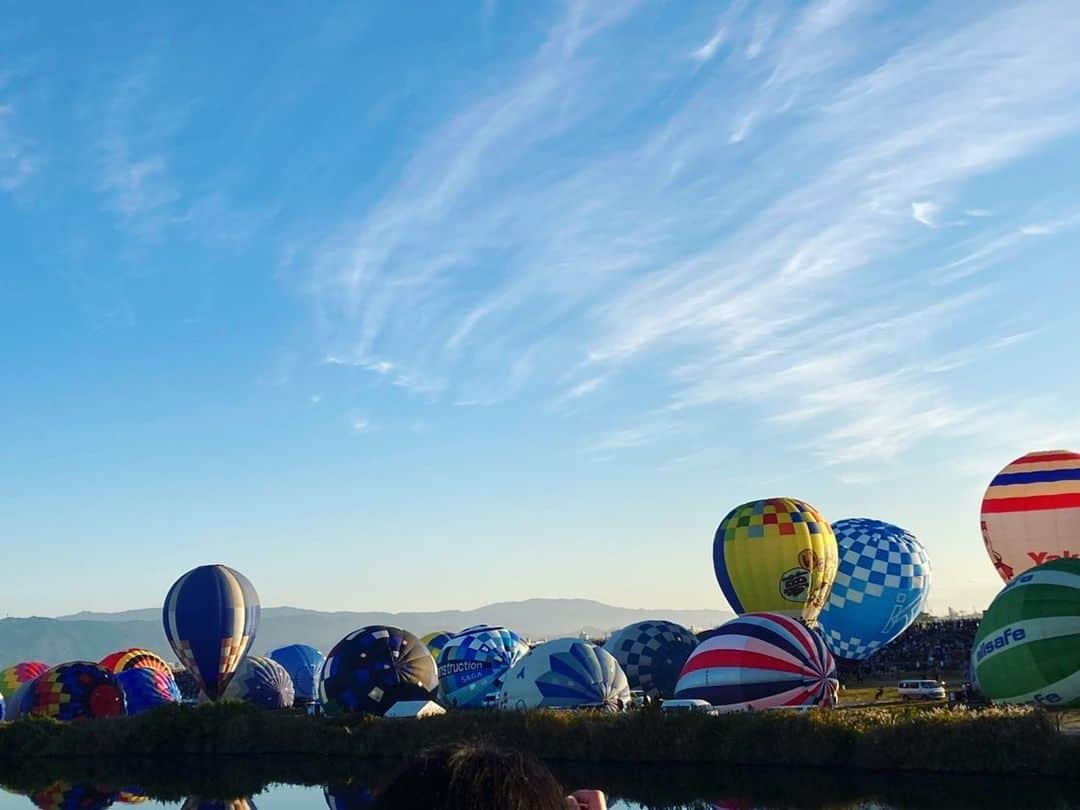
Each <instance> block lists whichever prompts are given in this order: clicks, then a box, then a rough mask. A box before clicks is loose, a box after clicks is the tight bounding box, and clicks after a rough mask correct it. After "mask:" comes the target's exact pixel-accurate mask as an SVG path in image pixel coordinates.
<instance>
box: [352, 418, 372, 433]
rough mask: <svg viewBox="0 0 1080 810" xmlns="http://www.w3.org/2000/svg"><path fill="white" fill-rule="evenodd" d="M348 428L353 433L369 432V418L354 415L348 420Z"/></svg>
mask: <svg viewBox="0 0 1080 810" xmlns="http://www.w3.org/2000/svg"><path fill="white" fill-rule="evenodd" d="M349 429H350V430H352V432H353V433H369V432H370V431H371V429H372V428H371V420H370V419H368V418H367V417H366V416H354V417H353V418H352V419H351V420H349Z"/></svg>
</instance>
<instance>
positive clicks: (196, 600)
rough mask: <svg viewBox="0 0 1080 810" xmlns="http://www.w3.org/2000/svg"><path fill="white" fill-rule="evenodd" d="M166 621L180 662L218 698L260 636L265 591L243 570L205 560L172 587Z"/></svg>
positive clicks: (166, 632)
mask: <svg viewBox="0 0 1080 810" xmlns="http://www.w3.org/2000/svg"><path fill="white" fill-rule="evenodd" d="M162 622H163V624H164V625H165V637H166V638H167V639H168V640H169V644H171V645H172V648H173V651H174V652H175V653H176V655H177V657H178V658H179V659H180V662H181V663H182V664H183V665H184V667H185V668H186V669H187V670H188V672H190V673H191V674H192V675H194V676H195V679H196V680H197V681H198V682H199V688H200V689H202V691H203V692H205V693H206V696H207V697H208V698H210V699H211V700H217V699H218V698H219V697H220V696H221V693H222V692H224V691H225V687H226V686H228V685H229V681H230V680H231V679H232V676H233V673H234V672H235V671H236V667H237V666H238V665H239V664H240V662H241V661H243V660H244V656H246V655H247V653H248V650H249V649H250V648H251V643H252V642H253V641H254V640H255V631H256V630H257V629H258V627H259V595H258V594H257V593H256V592H255V588H254V587H253V586H252V584H251V583H250V582H249V581H248V578H247V577H245V576H244V575H243V574H241V573H240V572H239V571H234V570H233V569H232V568H229V567H228V566H225V565H200V566H199V567H198V568H194V569H192V570H191V571H188V572H187V573H186V574H184V575H183V576H182V577H180V579H178V580H176V582H175V583H174V584H173V586H172V587H171V588H170V589H169V594H168V596H166V597H165V606H164V608H163V609H162Z"/></svg>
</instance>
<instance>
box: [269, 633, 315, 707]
mask: <svg viewBox="0 0 1080 810" xmlns="http://www.w3.org/2000/svg"><path fill="white" fill-rule="evenodd" d="M267 657H269V658H272V659H274V660H275V661H277V662H278V663H279V664H281V665H282V666H283V667H285V671H286V672H288V673H289V677H290V678H292V683H293V692H294V694H295V697H296V703H297V704H299V705H305V704H308V703H312V702H314V701H315V700H316V699H317V698H318V696H319V673H320V672H321V671H322V665H323V661H325V660H326V656H324V655H323V654H322V653H321V652H319V651H318V650H316V649H315V648H314V647H310V646H308V645H307V644H290V645H288V646H287V647H278V648H277V649H276V650H271V651H270V652H268V653H267Z"/></svg>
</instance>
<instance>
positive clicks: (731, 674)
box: [675, 613, 839, 711]
mask: <svg viewBox="0 0 1080 810" xmlns="http://www.w3.org/2000/svg"><path fill="white" fill-rule="evenodd" d="M838 689H839V683H838V681H837V679H836V661H835V660H834V659H833V657H832V653H830V652H829V650H828V648H827V647H826V646H825V642H824V641H823V640H822V638H821V636H819V635H818V634H817V633H815V632H814V631H813V630H810V629H809V628H807V627H805V626H804V625H802V624H801V623H799V622H798V621H795V620H794V619H792V618H791V617H790V616H784V615H782V614H779V613H747V614H746V615H744V616H739V617H738V618H735V619H732V620H731V621H729V622H727V623H726V624H724V625H722V626H721V627H720V628H719V629H718V630H717V632H716V634H715V635H713V636H712V637H711V638H710V639H709V640H708V641H703V642H702V643H701V644H700V645H698V648H697V649H696V650H694V654H693V655H691V656H690V658H689V660H687V662H686V666H685V667H683V671H682V675H681V676H680V677H679V684H678V686H677V687H676V689H675V697H676V698H680V699H694V698H697V699H701V700H707V701H709V703H711V704H712V705H713V706H716V707H719V708H721V709H724V710H726V711H739V710H744V709H747V708H753V709H768V708H775V707H780V706H824V705H829V704H831V703H832V702H833V701H834V700H835V696H836V692H837V690H838Z"/></svg>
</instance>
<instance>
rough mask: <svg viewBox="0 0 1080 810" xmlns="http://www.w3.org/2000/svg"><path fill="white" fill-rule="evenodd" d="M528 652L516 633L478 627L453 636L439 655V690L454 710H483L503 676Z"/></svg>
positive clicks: (500, 685) (497, 689)
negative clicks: (487, 699) (487, 697)
mask: <svg viewBox="0 0 1080 810" xmlns="http://www.w3.org/2000/svg"><path fill="white" fill-rule="evenodd" d="M528 652H529V645H528V644H526V643H525V642H524V641H523V640H522V638H521V636H519V635H518V634H517V633H515V632H514V631H513V630H507V629H506V628H505V627H489V626H487V625H478V626H476V627H469V628H467V629H465V630H462V631H461V632H460V633H458V634H457V635H454V636H451V637H450V639H449V640H448V641H447V642H446V644H445V645H443V648H442V652H441V653H440V654H439V688H440V689H441V690H442V693H443V696H444V697H445V699H446V702H447V703H448V704H449V705H450V706H453V707H454V708H458V709H464V708H480V707H481V706H483V705H484V696H485V695H487V694H488V693H490V692H497V691H499V689H500V688H502V684H503V677H504V676H505V675H506V673H507V672H508V671H509V670H510V667H512V666H513V665H514V664H516V663H517V662H518V661H520V660H521V659H522V658H524V657H525V655H527V654H528Z"/></svg>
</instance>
